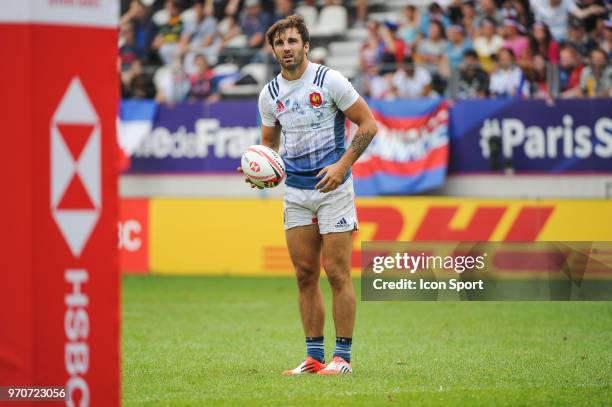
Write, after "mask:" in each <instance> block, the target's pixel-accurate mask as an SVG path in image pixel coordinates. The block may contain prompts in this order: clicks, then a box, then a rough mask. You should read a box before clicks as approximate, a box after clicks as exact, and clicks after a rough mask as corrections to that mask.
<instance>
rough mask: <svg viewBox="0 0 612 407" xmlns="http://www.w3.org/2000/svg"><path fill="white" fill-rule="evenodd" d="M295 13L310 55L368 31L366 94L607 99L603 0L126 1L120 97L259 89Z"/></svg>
mask: <svg viewBox="0 0 612 407" xmlns="http://www.w3.org/2000/svg"><path fill="white" fill-rule="evenodd" d="M394 4H397V3H394ZM373 10H374V11H373ZM375 10H379V11H378V12H376V11H375ZM293 13H298V14H301V15H303V16H304V18H305V20H306V22H307V24H308V25H309V27H310V29H311V35H312V50H311V53H310V59H311V60H314V61H316V62H322V63H324V62H325V60H326V59H327V58H328V57H332V56H333V52H332V51H333V49H332V48H331V47H329V45H330V43H331V42H332V41H338V40H343V39H344V38H345V37H346V33H347V32H348V31H350V30H352V31H357V32H361V33H362V34H363V35H361V36H359V37H358V38H360V39H359V41H360V44H359V47H358V48H357V49H356V52H358V53H359V55H358V59H357V58H355V60H356V61H357V64H358V65H359V66H357V67H356V68H358V69H356V70H355V71H354V72H355V74H350V75H348V76H350V77H351V79H352V80H353V81H354V82H355V83H356V85H357V87H358V88H359V89H360V90H361V91H362V92H363V93H364V94H365V95H367V96H370V97H372V98H376V99H393V98H420V97H435V96H441V95H442V96H450V97H454V98H474V97H524V98H528V97H531V98H546V99H549V98H554V97H560V98H575V97H612V64H611V63H610V61H611V59H612V3H611V2H610V1H609V0H477V1H476V0H444V1H440V2H439V3H422V4H421V5H414V4H408V5H403V6H401V12H400V13H398V12H394V11H393V10H390V9H389V8H388V6H387V5H385V3H380V2H376V3H374V2H373V1H372V0H370V4H368V1H367V0H353V1H345V2H344V4H343V3H342V2H341V1H339V0H324V1H316V0H302V1H299V2H293V1H292V0H273V1H272V0H122V17H121V22H120V35H119V65H120V70H121V90H122V96H123V97H126V98H153V97H154V98H155V99H156V100H158V101H162V102H177V101H183V100H208V101H214V100H218V99H219V98H221V97H222V96H223V97H226V96H227V95H232V94H233V93H232V91H231V90H232V89H238V88H241V89H247V91H246V92H247V94H248V93H249V92H250V94H251V95H252V94H256V93H257V91H258V90H259V89H260V88H261V87H262V86H263V84H264V83H265V82H266V81H267V80H269V79H270V77H271V75H272V73H273V69H274V68H273V67H274V66H275V65H276V64H274V63H273V61H272V59H271V58H272V54H271V49H270V47H269V46H268V44H267V43H266V41H265V38H264V37H265V31H266V29H267V27H269V26H270V25H271V24H272V23H273V22H275V21H277V20H279V19H281V18H284V17H286V16H288V15H290V14H293ZM349 28H350V30H349ZM241 68H242V69H241ZM247 68H248V69H247ZM332 68H336V67H335V66H333V65H332ZM242 94H243V93H240V92H239V93H235V95H242Z"/></svg>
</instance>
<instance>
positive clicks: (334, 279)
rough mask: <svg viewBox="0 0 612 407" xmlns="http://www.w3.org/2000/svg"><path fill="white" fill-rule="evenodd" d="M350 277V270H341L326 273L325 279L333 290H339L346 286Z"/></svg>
mask: <svg viewBox="0 0 612 407" xmlns="http://www.w3.org/2000/svg"><path fill="white" fill-rule="evenodd" d="M350 279H351V274H350V271H347V270H342V271H338V272H335V273H330V272H328V273H327V280H328V281H329V285H330V286H331V288H332V289H333V290H341V289H343V288H344V287H346V286H347V285H348V284H349V282H350Z"/></svg>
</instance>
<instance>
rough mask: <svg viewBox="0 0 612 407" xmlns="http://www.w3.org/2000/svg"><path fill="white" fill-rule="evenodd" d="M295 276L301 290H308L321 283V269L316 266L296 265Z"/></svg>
mask: <svg viewBox="0 0 612 407" xmlns="http://www.w3.org/2000/svg"><path fill="white" fill-rule="evenodd" d="M295 276H296V280H297V284H298V287H299V289H300V290H308V289H311V288H313V287H316V286H318V284H319V270H318V269H316V268H315V267H296V268H295Z"/></svg>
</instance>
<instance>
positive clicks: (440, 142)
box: [352, 99, 448, 196]
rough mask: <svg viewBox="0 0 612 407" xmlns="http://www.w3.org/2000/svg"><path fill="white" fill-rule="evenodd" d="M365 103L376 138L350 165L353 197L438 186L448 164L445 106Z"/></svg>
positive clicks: (423, 102) (425, 102)
mask: <svg viewBox="0 0 612 407" xmlns="http://www.w3.org/2000/svg"><path fill="white" fill-rule="evenodd" d="M368 104H369V105H370V108H371V109H372V111H373V113H374V116H375V118H376V121H377V124H378V133H377V134H376V137H375V138H374V140H373V141H372V143H371V145H370V147H368V149H367V150H366V151H365V152H364V154H363V155H362V156H361V158H360V159H359V160H358V161H357V162H356V163H355V164H354V165H353V176H354V180H355V192H356V193H357V195H362V196H363V195H383V194H387V195H392V194H396V195H405V194H412V193H418V192H422V191H427V190H430V189H433V188H436V187H439V186H441V185H442V184H443V183H444V180H445V176H446V166H447V163H448V107H447V104H446V102H445V101H444V100H442V99H440V100H415V101H410V100H403V101H373V100H370V101H368ZM354 131H355V126H352V133H353V132H354Z"/></svg>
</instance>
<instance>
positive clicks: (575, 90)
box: [559, 44, 584, 98]
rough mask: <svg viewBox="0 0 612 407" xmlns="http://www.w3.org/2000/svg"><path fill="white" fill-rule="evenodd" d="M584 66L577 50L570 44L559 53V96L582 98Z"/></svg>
mask: <svg viewBox="0 0 612 407" xmlns="http://www.w3.org/2000/svg"><path fill="white" fill-rule="evenodd" d="M583 68H584V66H583V65H582V63H581V62H580V56H579V54H578V52H577V51H576V48H574V46H572V45H570V44H566V45H564V46H563V47H561V51H560V52H559V94H560V96H561V97H562V98H573V97H578V96H580V75H581V74H582V69H583Z"/></svg>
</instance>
